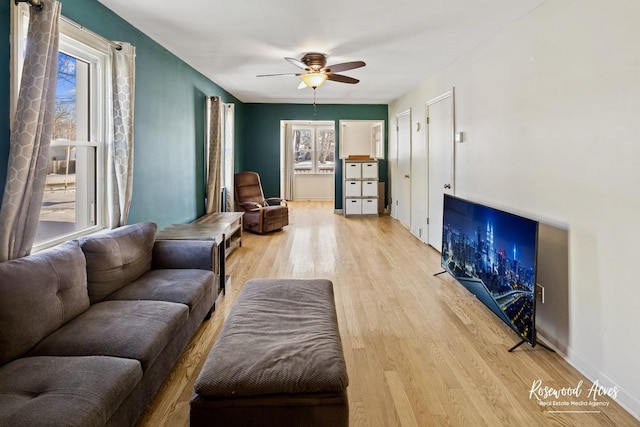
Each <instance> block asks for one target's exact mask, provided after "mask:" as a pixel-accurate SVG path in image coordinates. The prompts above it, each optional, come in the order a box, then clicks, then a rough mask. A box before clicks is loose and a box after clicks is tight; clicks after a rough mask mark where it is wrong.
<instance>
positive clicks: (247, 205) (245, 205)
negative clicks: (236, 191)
mask: <svg viewBox="0 0 640 427" xmlns="http://www.w3.org/2000/svg"><path fill="white" fill-rule="evenodd" d="M238 206H239V207H240V208H241V209H242V210H243V211H245V212H251V211H257V210H260V209H261V208H262V206H260V205H259V204H257V203H254V202H242V203H240V204H239V205H238Z"/></svg>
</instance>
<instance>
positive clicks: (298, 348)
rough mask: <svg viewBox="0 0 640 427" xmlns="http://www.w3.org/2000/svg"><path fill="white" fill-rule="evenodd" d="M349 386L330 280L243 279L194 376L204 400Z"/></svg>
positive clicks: (340, 389) (328, 390) (332, 390)
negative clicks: (196, 377)
mask: <svg viewBox="0 0 640 427" xmlns="http://www.w3.org/2000/svg"><path fill="white" fill-rule="evenodd" d="M348 383H349V379H348V377H347V369H346V365H345V362H344V357H343V353H342V345H341V341H340V334H339V331H338V323H337V317H336V310H335V304H334V299H333V286H332V283H331V282H330V281H329V280H277V279H274V280H266V279H262V280H260V279H254V280H250V281H248V282H247V283H246V284H245V286H244V289H243V290H242V292H241V294H240V296H239V297H238V299H237V301H236V303H235V305H234V307H233V309H232V310H231V313H230V314H229V316H228V317H227V319H226V321H225V324H224V326H223V328H222V330H221V332H220V335H219V337H218V339H217V340H216V342H215V344H214V345H213V348H212V350H211V352H210V353H209V356H208V357H207V360H206V362H205V364H204V367H203V369H202V371H201V373H200V376H199V377H198V379H197V381H196V384H195V391H196V393H198V394H199V395H201V396H206V397H229V396H235V397H237V396H256V395H267V394H280V393H283V394H298V393H315V392H342V391H343V390H345V389H346V387H347V385H348Z"/></svg>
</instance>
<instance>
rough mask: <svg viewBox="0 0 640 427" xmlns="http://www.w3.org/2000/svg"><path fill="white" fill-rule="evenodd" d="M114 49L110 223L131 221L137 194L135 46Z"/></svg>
mask: <svg viewBox="0 0 640 427" xmlns="http://www.w3.org/2000/svg"><path fill="white" fill-rule="evenodd" d="M119 44H120V45H121V46H122V49H121V50H116V49H113V51H112V70H111V71H112V75H111V79H112V91H113V93H112V102H113V105H112V111H113V135H112V139H111V141H110V144H109V154H108V156H109V174H110V179H109V180H108V195H109V201H108V206H109V227H110V228H116V227H119V226H121V225H125V224H126V223H127V217H128V216H129V208H130V206H131V197H132V194H133V110H134V98H135V57H136V50H135V47H133V46H131V45H130V44H129V43H119Z"/></svg>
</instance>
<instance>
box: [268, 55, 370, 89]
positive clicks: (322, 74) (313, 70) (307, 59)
mask: <svg viewBox="0 0 640 427" xmlns="http://www.w3.org/2000/svg"><path fill="white" fill-rule="evenodd" d="M284 59H286V60H287V61H289V62H290V63H291V64H293V65H295V66H296V67H298V68H301V69H303V70H304V71H305V72H303V73H284V74H260V75H258V76H257V77H271V76H297V77H300V78H301V79H302V82H301V83H300V86H298V89H302V88H305V87H310V88H313V89H316V88H317V87H319V86H321V85H322V84H323V83H324V82H325V81H327V80H332V81H334V82H339V83H350V84H356V83H358V82H359V81H360V80H358V79H354V78H353V77H349V76H343V75H342V74H336V72H341V71H347V70H354V69H356V68H360V67H364V66H365V65H366V64H365V63H364V62H362V61H352V62H343V63H340V64H334V65H329V66H327V55H325V54H324V53H318V52H309V53H307V54H305V55H304V56H303V57H302V58H301V59H295V58H284Z"/></svg>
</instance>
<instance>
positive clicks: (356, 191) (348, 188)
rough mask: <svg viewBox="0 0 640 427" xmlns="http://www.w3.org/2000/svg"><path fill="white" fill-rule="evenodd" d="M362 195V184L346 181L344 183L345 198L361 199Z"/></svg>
mask: <svg viewBox="0 0 640 427" xmlns="http://www.w3.org/2000/svg"><path fill="white" fill-rule="evenodd" d="M361 195H362V184H361V183H360V181H345V183H344V196H345V197H360V196H361Z"/></svg>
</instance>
